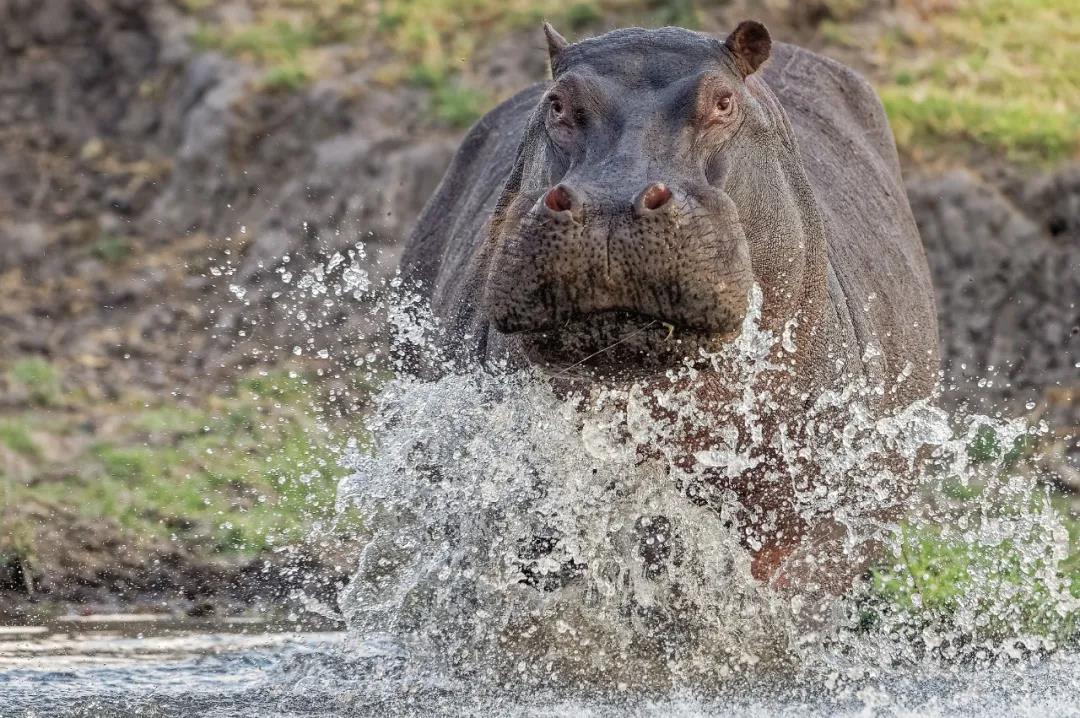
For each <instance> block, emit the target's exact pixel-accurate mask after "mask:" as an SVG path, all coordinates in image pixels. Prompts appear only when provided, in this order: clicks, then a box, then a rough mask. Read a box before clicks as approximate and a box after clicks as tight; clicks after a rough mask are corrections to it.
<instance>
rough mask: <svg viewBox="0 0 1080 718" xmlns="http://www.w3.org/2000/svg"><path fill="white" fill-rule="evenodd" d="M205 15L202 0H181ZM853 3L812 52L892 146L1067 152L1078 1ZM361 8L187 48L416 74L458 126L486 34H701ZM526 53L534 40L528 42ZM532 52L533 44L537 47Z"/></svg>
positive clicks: (1075, 88)
mask: <svg viewBox="0 0 1080 718" xmlns="http://www.w3.org/2000/svg"><path fill="white" fill-rule="evenodd" d="M186 5H187V7H188V9H189V10H190V11H191V12H193V13H196V14H197V15H198V14H199V13H205V12H206V11H207V8H209V7H210V6H211V4H210V3H207V2H206V1H205V0H186ZM872 5H873V4H872V3H868V2H866V0H828V1H827V2H825V3H824V4H823V7H824V8H825V11H826V14H827V19H826V20H825V21H824V22H822V23H821V25H820V26H819V29H818V31H819V32H820V34H821V37H822V39H823V40H824V41H825V44H826V46H827V47H828V46H840V47H845V48H847V49H848V50H856V51H858V52H860V53H861V54H863V55H864V56H866V57H867V58H872V63H873V66H874V67H879V68H881V74H878V75H875V74H874V73H871V79H872V80H873V81H874V82H875V84H876V85H877V87H878V89H879V91H880V93H881V96H882V99H883V101H884V104H885V108H886V111H887V112H888V114H889V117H890V119H891V120H892V123H893V129H894V131H895V133H896V136H897V140H898V143H899V145H900V147H901V149H902V150H904V151H905V152H908V153H910V154H912V155H915V156H916V157H917V158H924V157H925V158H927V159H930V158H936V157H940V156H946V157H954V158H963V157H965V156H967V155H968V154H970V152H971V150H972V148H973V147H975V146H978V147H981V148H984V149H985V150H988V151H990V152H992V153H995V154H1000V155H1003V156H1005V157H1007V158H1008V159H1010V160H1012V161H1014V162H1019V163H1042V164H1046V163H1052V162H1057V161H1060V160H1063V159H1067V158H1070V157H1076V156H1077V154H1078V153H1080V3H1077V2H1074V1H1073V0H979V2H970V3H937V4H933V5H932V6H930V7H920V8H911V7H908V5H909V4H908V3H900V8H899V11H900V12H904V11H905V10H906V11H907V14H906V15H905V16H904V17H906V18H907V20H906V21H905V22H892V21H890V22H888V23H878V25H877V26H876V27H875V28H873V30H872V31H871V32H867V28H866V27H865V26H863V25H860V24H859V22H860V17H861V16H863V15H865V14H866V13H867V12H869V11H870V10H871V9H872ZM377 7H378V10H377V11H376V12H375V13H372V12H371V11H370V10H369V9H368V8H367V6H365V5H363V4H362V3H360V2H359V0H328V1H325V2H324V1H316V0H290V1H289V2H277V3H274V2H271V3H267V4H263V5H260V6H259V8H258V9H257V10H256V13H255V19H254V21H253V22H251V23H250V24H248V25H243V26H237V27H218V26H217V25H211V24H210V23H206V24H204V25H203V26H202V28H201V29H200V30H199V31H198V32H197V33H196V34H195V36H194V38H193V40H194V41H195V42H196V43H197V44H198V45H199V46H201V47H204V48H207V49H216V50H220V51H222V52H226V53H229V54H232V55H234V56H237V57H242V58H246V59H249V60H250V61H252V62H254V63H256V64H257V65H259V66H262V67H264V68H265V75H264V78H263V81H262V84H263V87H264V88H266V89H267V90H268V91H289V90H295V89H298V88H300V87H302V86H304V85H305V84H306V83H308V82H309V81H311V80H312V79H313V78H315V77H317V76H318V73H319V69H320V66H321V64H322V62H323V59H324V56H325V53H326V52H327V48H329V47H331V46H334V47H336V48H337V50H338V52H339V53H341V52H344V53H345V54H346V55H347V56H349V57H351V58H352V60H353V61H354V62H360V63H366V64H368V65H373V66H374V65H378V66H380V67H381V68H382V69H381V71H380V72H379V73H378V76H379V77H380V78H381V79H383V80H384V81H388V82H398V81H401V80H403V79H408V78H410V77H415V75H416V74H417V72H416V70H412V71H410V70H409V69H408V68H424V69H423V71H422V72H423V73H426V74H427V75H428V76H429V82H428V83H427V84H426V86H427V87H429V88H430V89H431V93H432V94H431V98H432V99H431V102H432V115H433V116H434V117H435V118H437V119H438V120H439V121H441V122H443V123H445V124H448V125H450V126H454V127H464V126H466V125H468V124H469V123H470V122H471V121H472V120H473V119H475V118H476V117H477V116H478V115H479V114H480V113H481V112H483V111H484V110H486V109H487V108H488V107H490V105H491V104H492V103H493V102H494V101H495V100H497V99H498V98H496V97H492V96H490V95H489V94H487V93H486V92H484V91H483V90H482V88H480V87H479V82H478V81H477V80H476V79H475V78H474V77H473V76H472V74H471V73H472V67H471V62H472V60H473V59H474V58H475V57H476V56H477V54H478V52H479V51H480V50H481V49H482V48H483V46H485V45H488V44H489V43H490V41H491V39H492V38H496V37H499V36H502V35H505V34H506V33H508V32H511V31H514V30H519V29H522V28H527V27H533V26H536V25H538V24H539V22H540V20H541V19H545V18H546V19H548V20H551V21H552V22H554V23H555V24H556V25H557V26H559V27H560V28H563V29H564V30H565V31H566V32H568V33H570V34H572V35H573V34H577V33H584V32H590V31H594V32H595V31H600V30H603V29H604V28H605V27H608V26H612V25H616V24H642V25H651V26H658V25H669V24H670V25H681V26H684V27H690V28H702V27H704V28H710V29H715V27H714V26H716V25H717V21H716V19H715V18H714V17H713V16H712V13H714V12H716V9H715V7H714V6H713V5H711V4H710V3H706V2H703V1H702V0H673V1H671V2H660V1H659V0H583V1H581V2H576V3H571V4H568V5H565V6H552V5H550V4H544V3H540V2H538V0H509V1H508V2H502V1H501V0H386V1H385V2H382V3H379V4H378V5H377ZM536 44H537V47H538V48H539V47H541V44H540V43H539V42H537V43H536ZM538 51H539V50H538Z"/></svg>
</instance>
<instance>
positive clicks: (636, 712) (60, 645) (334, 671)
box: [0, 626, 1080, 718]
mask: <svg viewBox="0 0 1080 718" xmlns="http://www.w3.org/2000/svg"><path fill="white" fill-rule="evenodd" d="M217 628H218V630H216V631H211V630H209V628H208V627H206V626H203V627H202V628H198V629H193V628H188V629H183V628H172V629H170V630H167V631H163V630H161V629H160V627H159V628H157V629H154V628H153V627H151V626H141V627H139V630H140V632H141V634H142V635H141V637H137V636H135V635H130V630H131V628H130V627H129V628H128V629H127V630H124V631H117V630H108V629H104V630H103V629H101V628H99V629H98V630H92V631H84V630H81V629H80V628H79V627H77V626H68V627H64V628H55V627H54V628H53V629H52V630H48V629H44V628H43V627H42V628H36V629H20V631H19V632H16V631H14V630H11V631H8V632H7V633H5V634H3V635H2V636H0V716H4V717H5V718H6V717H8V716H12V717H14V716H27V717H29V716H42V717H44V716H202V717H204V718H218V717H220V718H224V717H226V716H235V717H241V716H243V717H251V718H255V717H256V716H259V717H262V716H326V717H329V716H344V715H348V716H381V715H445V716H476V715H485V716H502V715H507V716H622V715H631V716H771V715H790V716H804V717H805V716H815V715H912V716H916V715H917V716H925V715H965V716H986V715H1002V716H1004V715H1030V716H1044V715H1055V716H1068V715H1080V702H1078V700H1077V698H1078V696H1080V656H1077V655H1076V654H1075V653H1061V654H1059V655H1056V656H1054V657H1052V658H1049V659H1047V660H1044V661H1040V662H1037V663H1030V662H1028V663H1023V664H1018V665H1008V666H998V667H995V668H991V669H978V670H976V669H972V668H966V669H964V668H962V669H955V670H940V669H933V670H928V669H922V670H919V669H912V668H908V669H904V670H896V671H891V672H887V673H883V674H881V675H878V676H876V677H872V678H871V677H864V678H862V679H860V680H858V681H855V682H852V683H850V684H848V685H847V686H845V687H844V688H843V689H842V690H838V689H837V688H836V686H835V685H833V686H827V685H822V684H818V685H815V684H813V683H804V682H799V681H797V680H794V679H793V678H792V677H791V676H790V675H784V674H775V675H768V674H765V675H762V674H754V675H747V676H746V677H745V678H746V680H745V681H739V680H733V681H731V682H730V684H729V685H728V686H727V688H726V689H724V690H723V691H721V692H719V693H716V694H714V695H709V696H705V695H695V694H694V693H693V692H690V691H686V692H681V691H679V690H678V689H676V690H674V691H671V692H668V693H667V694H663V695H656V694H641V693H639V692H637V691H635V690H633V689H628V690H623V691H614V692H608V693H606V694H603V693H599V692H589V693H581V692H575V691H559V690H556V689H551V688H549V689H546V690H542V691H532V690H530V691H525V690H521V689H520V686H515V685H513V684H512V683H511V684H510V685H505V686H501V687H498V688H495V687H492V686H486V687H480V686H477V685H475V684H471V683H469V682H468V681H462V680H459V679H454V678H452V677H449V676H443V677H439V676H433V675H427V676H424V677H423V678H420V677H418V676H416V675H415V674H412V673H410V671H409V670H408V667H407V661H405V660H404V659H403V658H402V657H401V656H400V655H398V654H397V653H396V652H395V651H394V650H392V649H390V648H389V647H388V646H386V645H383V644H380V643H378V642H374V643H367V644H364V643H358V642H356V641H353V640H351V639H350V638H349V637H348V635H347V634H346V633H345V632H330V633H289V632H277V633H260V632H247V633H240V632H237V628H238V627H237V626H218V627H217ZM46 630H48V632H45V631H46ZM155 633H159V634H160V635H154V634H155Z"/></svg>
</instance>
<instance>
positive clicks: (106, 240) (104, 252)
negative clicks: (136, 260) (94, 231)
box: [90, 234, 131, 264]
mask: <svg viewBox="0 0 1080 718" xmlns="http://www.w3.org/2000/svg"><path fill="white" fill-rule="evenodd" d="M90 254H91V255H92V256H94V257H96V258H98V259H100V260H101V261H103V262H108V263H109V264H119V263H120V262H122V261H124V260H125V259H127V258H128V257H129V256H131V243H130V242H129V241H128V240H126V239H124V238H123V237H117V236H114V235H111V234H102V235H101V236H100V237H98V239H97V241H96V242H94V243H93V244H92V245H91V246H90Z"/></svg>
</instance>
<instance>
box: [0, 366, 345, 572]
mask: <svg viewBox="0 0 1080 718" xmlns="http://www.w3.org/2000/svg"><path fill="white" fill-rule="evenodd" d="M35 376H36V375H35ZM316 398H317V397H315V396H314V394H313V392H312V389H311V385H310V384H309V382H308V380H307V378H306V377H303V376H298V375H295V374H292V375H290V374H280V375H276V374H269V375H265V376H254V377H250V378H248V379H245V380H242V381H240V382H238V384H237V386H236V388H235V389H234V390H233V391H232V392H230V393H228V394H227V395H225V396H216V397H211V398H210V399H209V400H207V402H206V403H205V405H202V406H190V405H186V404H177V403H173V402H160V401H159V402H147V401H145V400H139V399H134V398H133V399H128V400H125V401H120V402H116V403H113V404H107V405H101V404H98V405H95V406H94V407H93V409H92V410H91V412H90V416H89V417H87V416H83V415H81V412H70V411H60V410H56V411H48V410H42V409H36V410H28V411H25V412H23V413H21V414H19V415H16V416H12V417H9V418H7V419H5V420H4V421H2V422H0V451H2V449H3V447H7V448H8V449H9V450H11V451H14V452H16V453H18V454H19V455H21V456H23V457H24V458H25V459H26V460H27V461H28V462H29V466H28V468H26V469H25V470H23V471H21V472H15V473H9V474H8V475H6V476H5V475H4V471H3V469H0V505H2V506H3V507H4V508H5V510H6V514H5V517H4V526H3V531H0V549H3V550H7V552H8V553H11V551H13V550H14V548H12V547H13V545H14V538H15V537H16V536H19V537H21V538H20V549H19V551H20V552H21V554H28V555H31V556H32V555H33V554H34V553H35V552H34V546H33V539H29V543H28V539H27V537H28V536H30V537H33V536H35V535H36V527H35V525H34V522H33V521H32V520H29V519H28V520H21V519H20V514H19V511H20V508H22V507H30V508H33V507H41V506H44V507H48V508H55V509H58V510H60V511H62V512H64V513H67V514H69V515H73V516H75V517H82V518H84V519H86V520H88V521H92V522H100V521H102V520H105V521H106V522H113V523H115V524H116V525H118V526H119V527H120V529H121V530H123V531H125V532H126V534H127V536H128V537H129V539H130V540H132V541H133V542H135V544H136V545H139V544H146V543H149V542H154V541H158V542H161V541H170V540H171V541H180V542H182V543H183V544H184V545H185V546H188V547H189V548H193V549H195V550H199V551H203V552H210V553H217V554H242V555H255V554H257V553H259V552H260V551H264V550H268V549H271V548H273V547H274V546H280V545H286V544H290V543H296V542H298V541H302V540H303V539H304V538H305V537H307V535H308V532H309V531H310V529H311V527H312V525H313V524H315V523H316V522H319V521H323V522H326V521H327V520H328V519H332V518H333V516H334V511H333V507H334V497H335V491H336V487H337V481H338V479H339V478H340V477H341V473H342V470H341V469H340V468H339V466H338V462H337V457H336V455H335V454H334V451H333V449H332V447H333V446H334V441H333V439H332V438H331V437H330V436H329V434H328V432H327V430H326V427H323V426H320V424H319V423H318V421H317V420H316V419H315V418H313V417H314V416H315V415H316V414H317V412H316V411H315V410H314V409H313V402H314V401H315V400H316ZM90 425H93V426H92V427H91V426H90ZM35 437H38V438H36V439H35ZM44 445H48V446H50V455H49V456H48V457H46V456H45V455H44V454H43V452H42V451H41V447H42V446H44ZM0 466H3V464H2V463H0ZM17 474H18V475H17ZM8 549H10V550H8Z"/></svg>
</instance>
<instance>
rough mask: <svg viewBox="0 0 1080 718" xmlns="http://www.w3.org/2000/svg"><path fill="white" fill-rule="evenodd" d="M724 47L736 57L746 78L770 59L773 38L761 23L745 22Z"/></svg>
mask: <svg viewBox="0 0 1080 718" xmlns="http://www.w3.org/2000/svg"><path fill="white" fill-rule="evenodd" d="M724 45H726V46H727V49H728V50H730V51H731V54H732V55H733V56H734V57H735V63H736V64H737V65H738V66H739V71H740V72H741V73H742V75H743V77H746V76H747V75H750V74H753V72H754V71H755V70H757V69H758V68H759V67H761V63H763V62H765V61H766V60H768V59H769V51H770V50H771V49H772V38H771V37H770V36H769V31H768V29H766V27H765V26H764V25H762V24H761V23H760V22H757V21H755V20H743V21H742V22H740V23H739V25H738V27H736V28H735V29H734V30H733V31H732V33H731V34H730V35H728V37H727V39H726V40H724Z"/></svg>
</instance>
